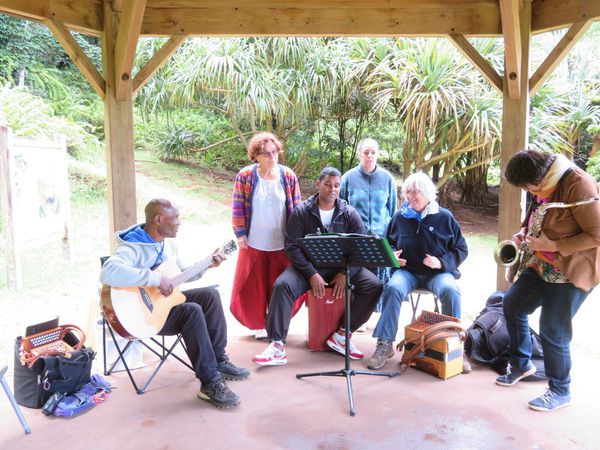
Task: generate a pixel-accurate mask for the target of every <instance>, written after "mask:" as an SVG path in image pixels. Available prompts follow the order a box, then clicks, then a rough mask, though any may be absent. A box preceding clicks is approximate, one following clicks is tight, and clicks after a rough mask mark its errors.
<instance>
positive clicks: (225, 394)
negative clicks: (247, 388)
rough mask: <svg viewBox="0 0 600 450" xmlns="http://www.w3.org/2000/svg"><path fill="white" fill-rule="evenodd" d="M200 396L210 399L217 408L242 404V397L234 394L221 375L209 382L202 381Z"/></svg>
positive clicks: (203, 398)
mask: <svg viewBox="0 0 600 450" xmlns="http://www.w3.org/2000/svg"><path fill="white" fill-rule="evenodd" d="M198 398H201V399H202V400H206V401H209V402H210V403H212V404H213V405H215V406H216V407H217V408H221V409H227V408H233V407H234V406H237V405H239V404H240V398H239V397H238V396H237V395H236V394H234V393H233V392H232V391H231V389H229V387H228V386H227V383H225V380H223V379H222V378H221V377H218V378H216V379H215V380H214V381H211V382H209V383H202V385H201V387H200V391H198Z"/></svg>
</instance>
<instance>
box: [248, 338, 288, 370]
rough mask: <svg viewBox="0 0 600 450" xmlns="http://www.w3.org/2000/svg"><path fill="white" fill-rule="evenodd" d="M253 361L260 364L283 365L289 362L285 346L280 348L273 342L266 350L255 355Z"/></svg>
mask: <svg viewBox="0 0 600 450" xmlns="http://www.w3.org/2000/svg"><path fill="white" fill-rule="evenodd" d="M252 361H254V362H255V363H256V364H258V365H259V366H283V365H284V364H287V356H286V354H285V348H283V349H279V348H277V347H276V346H275V342H271V343H270V344H269V346H268V347H267V348H266V349H265V351H264V352H262V353H259V354H258V355H254V356H253V357H252Z"/></svg>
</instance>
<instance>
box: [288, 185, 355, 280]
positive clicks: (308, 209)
mask: <svg viewBox="0 0 600 450" xmlns="http://www.w3.org/2000/svg"><path fill="white" fill-rule="evenodd" d="M318 230H320V231H321V232H323V233H325V232H330V233H357V234H364V233H365V226H364V224H363V222H362V219H361V218H360V215H359V214H358V212H356V210H355V209H354V208H353V207H352V206H350V205H349V204H348V203H347V202H346V200H342V199H340V198H338V199H337V200H336V201H335V211H334V213H333V218H332V220H331V229H330V230H325V227H324V226H323V223H322V222H321V215H320V213H319V194H315V195H313V196H312V197H310V198H308V199H306V200H304V201H303V202H302V203H300V204H299V205H298V206H297V207H296V208H295V209H294V211H292V214H291V215H290V218H289V219H288V222H287V226H286V234H285V254H286V256H287V258H288V259H289V260H290V262H291V263H292V265H293V266H294V268H295V269H297V270H299V271H300V272H301V273H302V274H303V275H304V276H305V277H306V279H309V278H310V277H312V276H313V275H314V274H315V273H317V272H318V271H317V269H316V268H315V266H314V265H313V264H312V262H311V261H310V259H309V257H308V256H307V255H306V254H305V253H304V250H302V247H300V245H299V244H298V239H300V238H303V237H304V236H306V235H307V234H314V233H316V232H317V231H318ZM351 274H352V272H351Z"/></svg>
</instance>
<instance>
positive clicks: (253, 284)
mask: <svg viewBox="0 0 600 450" xmlns="http://www.w3.org/2000/svg"><path fill="white" fill-rule="evenodd" d="M247 150H248V158H250V161H252V163H253V164H251V165H249V166H246V167H244V168H243V169H242V170H240V171H239V173H238V174H237V177H236V179H235V184H234V188H233V202H232V225H233V232H234V233H235V235H236V237H237V241H238V246H239V248H240V252H239V255H238V260H237V266H236V270H235V277H234V280H233V288H232V292H231V313H232V314H233V316H234V317H235V318H236V319H237V320H238V321H239V322H240V323H241V324H242V325H244V326H246V327H247V328H249V329H251V330H255V335H256V338H257V339H265V338H266V337H267V334H266V331H265V325H266V317H267V311H268V307H269V305H268V303H269V299H270V298H271V289H272V287H273V283H274V282H275V279H277V277H278V276H279V275H280V274H281V272H283V270H284V269H285V268H286V267H287V266H289V264H290V263H289V261H288V260H287V258H286V256H285V253H284V251H283V245H284V238H285V226H286V223H287V218H288V217H289V215H290V214H291V212H292V210H293V209H294V207H295V206H296V205H297V204H298V203H300V187H299V184H298V178H297V177H296V174H295V173H294V171H293V170H292V169H290V168H289V167H286V166H284V165H281V164H279V162H278V160H279V155H280V154H281V153H282V152H283V146H282V144H281V142H280V141H279V140H278V139H277V138H276V137H275V136H274V135H273V134H271V133H266V132H263V133H258V134H256V135H255V136H254V137H253V138H252V139H251V140H250V142H249V144H248V149H247ZM298 303H299V302H298ZM299 307H300V304H298V305H297V308H295V311H296V310H297V309H298V308H299Z"/></svg>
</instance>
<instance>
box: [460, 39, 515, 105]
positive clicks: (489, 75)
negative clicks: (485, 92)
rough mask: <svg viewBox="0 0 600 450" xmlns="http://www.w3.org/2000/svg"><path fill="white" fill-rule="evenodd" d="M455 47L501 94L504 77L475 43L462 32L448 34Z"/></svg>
mask: <svg viewBox="0 0 600 450" xmlns="http://www.w3.org/2000/svg"><path fill="white" fill-rule="evenodd" d="M448 38H450V41H451V42H452V43H453V44H454V45H455V47H456V48H457V49H458V50H459V51H460V52H461V53H462V54H463V55H464V57H465V58H467V59H468V60H469V61H470V62H471V64H473V66H475V68H476V69H477V70H478V71H479V72H480V73H481V75H483V77H484V78H485V79H486V80H488V81H489V82H490V84H491V85H492V87H493V88H495V89H496V90H497V91H498V92H499V93H500V94H502V86H503V83H502V77H501V76H500V75H499V74H498V72H496V70H495V69H494V68H493V67H492V65H491V64H490V63H489V62H488V61H487V60H486V59H485V58H484V57H483V56H481V54H480V53H479V52H478V51H477V49H476V48H475V47H473V45H471V43H470V42H469V41H468V40H467V39H466V38H465V37H464V36H462V35H460V34H450V35H449V36H448Z"/></svg>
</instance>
